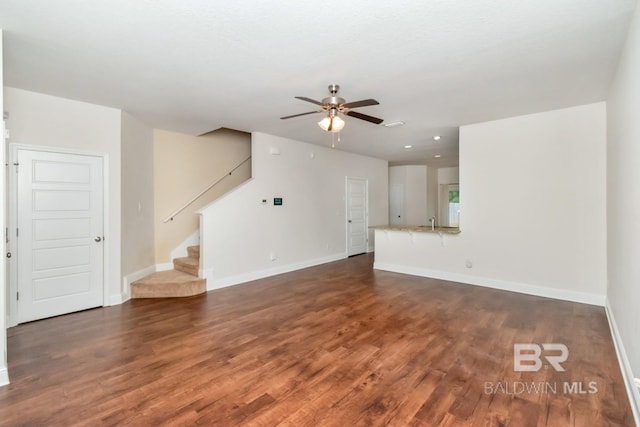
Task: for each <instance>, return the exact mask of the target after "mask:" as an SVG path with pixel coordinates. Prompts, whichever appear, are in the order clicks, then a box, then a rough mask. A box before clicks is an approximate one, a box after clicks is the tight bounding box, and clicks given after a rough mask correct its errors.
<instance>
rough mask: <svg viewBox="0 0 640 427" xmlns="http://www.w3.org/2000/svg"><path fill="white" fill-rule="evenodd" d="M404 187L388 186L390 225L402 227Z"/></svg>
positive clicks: (397, 185)
mask: <svg viewBox="0 0 640 427" xmlns="http://www.w3.org/2000/svg"><path fill="white" fill-rule="evenodd" d="M403 194H404V186H403V185H402V184H391V185H389V222H390V224H391V225H404V218H403V216H404V213H403V209H402V207H403V204H404V197H403Z"/></svg>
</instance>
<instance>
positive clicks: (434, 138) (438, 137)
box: [433, 135, 442, 141]
mask: <svg viewBox="0 0 640 427" xmlns="http://www.w3.org/2000/svg"><path fill="white" fill-rule="evenodd" d="M440 138H442V137H441V136H440V135H436V136H434V137H433V140H434V141H440Z"/></svg>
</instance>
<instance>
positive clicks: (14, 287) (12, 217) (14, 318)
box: [7, 142, 111, 327]
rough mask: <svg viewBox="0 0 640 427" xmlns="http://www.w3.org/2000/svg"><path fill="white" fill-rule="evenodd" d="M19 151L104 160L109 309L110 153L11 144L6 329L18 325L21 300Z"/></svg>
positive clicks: (104, 285)
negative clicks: (18, 296)
mask: <svg viewBox="0 0 640 427" xmlns="http://www.w3.org/2000/svg"><path fill="white" fill-rule="evenodd" d="M19 150H28V151H38V152H46V153H56V154H75V155H80V156H89V157H98V158H101V159H102V198H103V201H102V202H103V203H102V218H103V227H104V236H105V239H104V240H103V242H104V249H103V253H102V265H103V268H102V307H105V306H107V305H108V304H107V302H108V301H109V287H108V286H107V284H108V283H109V281H108V279H109V271H108V268H107V266H108V265H109V248H110V246H109V245H110V243H111V239H110V238H109V237H110V233H109V231H110V227H109V224H110V222H109V185H108V183H109V168H108V166H109V155H108V154H107V153H101V152H96V151H84V150H76V149H72V148H61V147H47V146H42V145H30V144H22V143H17V142H12V143H10V144H9V182H8V187H9V191H8V194H9V197H8V199H9V203H8V204H9V206H10V208H9V209H8V217H9V218H8V221H7V224H8V225H7V226H8V227H9V229H8V235H7V237H9V252H11V254H12V257H11V258H10V259H9V286H8V288H7V301H8V302H9V303H8V309H9V313H8V316H7V327H11V326H16V325H17V324H18V300H17V298H14V297H13V296H14V295H17V293H18V276H17V272H18V250H17V249H18V248H17V247H16V244H17V241H16V237H15V230H16V228H17V226H18V223H17V219H18V181H17V179H16V173H15V169H14V168H15V163H17V158H18V151H19Z"/></svg>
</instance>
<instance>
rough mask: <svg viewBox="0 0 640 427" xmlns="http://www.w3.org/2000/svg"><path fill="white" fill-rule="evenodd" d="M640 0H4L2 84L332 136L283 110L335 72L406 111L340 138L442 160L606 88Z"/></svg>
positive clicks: (296, 107)
mask: <svg viewBox="0 0 640 427" xmlns="http://www.w3.org/2000/svg"><path fill="white" fill-rule="evenodd" d="M635 3H636V1H635V0H518V1H514V0H459V1H447V0H430V1H424V0H414V1H403V0H399V1H393V2H391V1H388V0H367V1H364V0H351V1H337V0H322V1H319V0H311V1H309V0H307V1H297V0H281V1H275V0H274V1H258V0H253V1H250V0H245V1H242V0H240V1H227V2H222V1H206V0H136V1H132V0H109V1H100V0H57V1H51V0H46V1H45V0H0V28H3V29H4V43H5V45H4V54H5V85H7V86H13V87H17V88H22V89H27V90H33V91H36V92H42V93H47V94H52V95H57V96H62V97H66V98H71V99H77V100H82V101H87V102H92V103H96V104H101V105H106V106H112V107H117V108H121V109H123V110H126V111H128V112H130V113H132V114H133V115H135V116H137V117H138V118H140V119H142V120H143V121H145V122H147V123H148V124H149V125H151V126H153V127H156V128H162V129H168V130H173V131H178V132H185V133H190V134H202V133H205V132H207V131H210V130H213V129H216V128H218V127H228V128H232V129H238V130H244V131H260V132H266V133H270V134H273V135H280V136H284V137H288V138H293V139H296V140H301V141H307V142H311V143H316V144H322V145H325V146H329V145H330V143H331V134H328V133H326V132H323V131H322V130H320V128H319V127H318V126H317V125H316V122H317V121H318V120H319V119H320V118H321V117H320V114H317V115H309V116H303V117H298V118H294V119H289V120H280V119H279V117H281V116H285V115H290V114H296V113H301V112H305V111H313V110H314V109H315V106H314V105H313V104H310V103H306V102H303V101H300V100H297V99H294V96H306V97H309V98H313V99H317V100H321V99H322V98H324V97H325V96H327V95H328V91H327V85H328V84H330V83H338V84H340V85H341V90H340V95H341V96H342V97H344V98H346V99H347V101H355V100H360V99H365V98H375V99H377V100H378V101H379V102H380V105H377V106H372V107H362V108H359V109H357V110H356V111H359V112H362V113H365V114H369V115H373V116H377V117H381V118H383V119H385V122H393V121H397V120H401V121H404V122H405V123H406V124H405V125H404V126H402V127H396V128H385V127H383V126H376V125H373V124H371V123H368V122H364V121H361V120H357V119H354V118H351V117H348V118H347V119H346V121H347V125H346V127H345V129H344V130H343V131H342V133H341V141H340V143H339V144H338V147H339V148H341V149H344V150H346V151H351V152H356V153H362V154H367V155H371V156H375V157H379V158H383V159H387V160H390V161H395V162H398V161H404V162H407V161H409V162H416V163H420V162H427V161H431V164H434V165H436V166H438V165H439V166H447V165H452V164H456V163H457V141H458V127H459V126H460V125H464V124H470V123H475V122H480V121H486V120H492V119H498V118H504V117H510V116H515V115H520V114H526V113H532V112H539V111H546V110H551V109H555V108H561V107H568V106H572V105H578V104H584V103H590V102H595V101H601V100H604V99H605V95H606V91H607V88H608V85H609V82H610V81H611V78H612V76H613V72H614V70H615V67H616V64H617V59H618V56H619V54H620V50H621V48H622V43H623V42H624V39H625V37H626V32H627V27H628V23H629V19H630V16H631V12H632V10H633V8H634V6H635ZM436 134H439V135H443V136H444V138H443V139H442V140H441V141H440V142H438V143H436V142H434V141H433V139H432V137H433V135H436ZM406 144H410V145H413V147H414V148H412V149H409V150H407V149H404V148H403V146H404V145H406ZM435 154H442V158H440V159H439V160H437V161H436V159H434V158H433V155H435Z"/></svg>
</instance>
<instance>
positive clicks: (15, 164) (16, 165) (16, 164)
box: [13, 162, 20, 173]
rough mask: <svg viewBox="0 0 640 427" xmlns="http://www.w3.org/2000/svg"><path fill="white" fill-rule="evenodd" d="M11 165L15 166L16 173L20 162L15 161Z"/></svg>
mask: <svg viewBox="0 0 640 427" xmlns="http://www.w3.org/2000/svg"><path fill="white" fill-rule="evenodd" d="M13 166H15V167H16V173H18V166H20V163H17V162H16V163H14V164H13Z"/></svg>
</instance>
